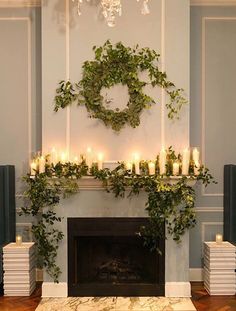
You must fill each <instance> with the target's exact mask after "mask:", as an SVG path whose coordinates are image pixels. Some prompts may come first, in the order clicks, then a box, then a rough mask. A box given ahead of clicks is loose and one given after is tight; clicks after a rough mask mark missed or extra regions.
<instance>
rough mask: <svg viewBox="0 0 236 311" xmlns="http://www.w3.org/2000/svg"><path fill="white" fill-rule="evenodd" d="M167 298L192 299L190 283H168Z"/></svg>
mask: <svg viewBox="0 0 236 311" xmlns="http://www.w3.org/2000/svg"><path fill="white" fill-rule="evenodd" d="M165 296H166V297H191V286H190V282H166V284H165Z"/></svg>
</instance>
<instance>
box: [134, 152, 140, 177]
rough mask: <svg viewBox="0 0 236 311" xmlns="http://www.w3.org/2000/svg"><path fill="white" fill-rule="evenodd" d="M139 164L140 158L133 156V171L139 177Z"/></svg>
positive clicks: (136, 154)
mask: <svg viewBox="0 0 236 311" xmlns="http://www.w3.org/2000/svg"><path fill="white" fill-rule="evenodd" d="M139 162H140V156H139V154H138V153H135V154H134V169H135V174H137V175H139V174H140V167H139V164H140V163H139Z"/></svg>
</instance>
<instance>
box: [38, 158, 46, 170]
mask: <svg viewBox="0 0 236 311" xmlns="http://www.w3.org/2000/svg"><path fill="white" fill-rule="evenodd" d="M45 163H46V161H45V158H44V157H43V156H41V157H40V158H39V173H44V172H45Z"/></svg>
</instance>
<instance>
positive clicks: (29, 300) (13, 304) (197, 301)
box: [0, 282, 236, 311]
mask: <svg viewBox="0 0 236 311" xmlns="http://www.w3.org/2000/svg"><path fill="white" fill-rule="evenodd" d="M40 296H41V286H40V284H38V286H37V289H36V290H35V292H34V293H33V295H32V296H31V297H0V311H34V310H35V309H36V307H37V305H38V304H39V302H40V299H41V298H40ZM192 301H193V303H194V305H195V307H196V309H197V311H229V310H230V311H231V310H232V311H236V296H211V297H210V296H209V295H208V294H207V293H206V291H205V290H204V288H203V284H202V283H201V282H194V283H192Z"/></svg>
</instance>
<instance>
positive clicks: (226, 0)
mask: <svg viewBox="0 0 236 311" xmlns="http://www.w3.org/2000/svg"><path fill="white" fill-rule="evenodd" d="M190 5H192V6H231V5H236V0H191V1H190Z"/></svg>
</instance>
